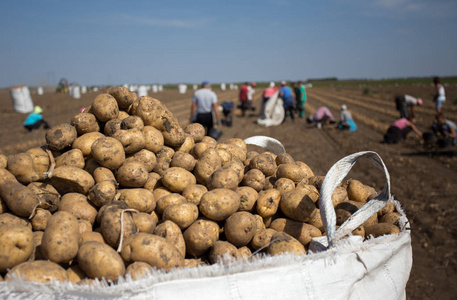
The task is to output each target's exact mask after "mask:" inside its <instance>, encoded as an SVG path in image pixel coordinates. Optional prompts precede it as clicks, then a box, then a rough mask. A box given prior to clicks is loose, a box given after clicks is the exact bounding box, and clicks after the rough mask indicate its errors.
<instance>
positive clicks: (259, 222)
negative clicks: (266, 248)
mask: <svg viewBox="0 0 457 300" xmlns="http://www.w3.org/2000/svg"><path fill="white" fill-rule="evenodd" d="M254 217H255V220H256V224H257V231H259V230H260V229H265V223H264V219H263V218H262V216H261V215H257V214H256V215H254Z"/></svg>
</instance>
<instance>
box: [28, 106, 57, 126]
mask: <svg viewBox="0 0 457 300" xmlns="http://www.w3.org/2000/svg"><path fill="white" fill-rule="evenodd" d="M42 112H43V109H42V108H41V107H40V106H35V108H34V109H33V112H32V113H30V114H29V115H28V116H27V118H26V119H25V121H24V127H25V128H26V129H27V130H28V131H32V130H37V129H38V128H40V127H41V125H43V127H44V129H49V128H51V127H50V126H49V124H48V123H47V122H46V121H45V120H44V119H43V116H42V115H41V113H42Z"/></svg>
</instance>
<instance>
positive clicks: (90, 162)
mask: <svg viewBox="0 0 457 300" xmlns="http://www.w3.org/2000/svg"><path fill="white" fill-rule="evenodd" d="M100 167H102V166H101V165H100V164H99V163H98V162H97V161H96V160H95V159H94V158H93V157H90V158H88V159H87V160H86V164H85V165H84V171H86V172H88V173H89V174H91V175H93V174H94V171H95V169H97V168H100Z"/></svg>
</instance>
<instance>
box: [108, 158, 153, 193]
mask: <svg viewBox="0 0 457 300" xmlns="http://www.w3.org/2000/svg"><path fill="white" fill-rule="evenodd" d="M148 178H149V172H148V169H147V168H146V167H145V166H144V165H143V164H142V163H140V162H137V161H130V162H126V163H124V164H123V165H122V166H120V167H119V169H118V170H117V173H116V180H117V182H118V183H119V185H120V186H122V187H131V188H139V187H143V186H144V184H145V183H146V182H147V181H148Z"/></svg>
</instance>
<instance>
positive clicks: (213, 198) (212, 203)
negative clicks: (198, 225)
mask: <svg viewBox="0 0 457 300" xmlns="http://www.w3.org/2000/svg"><path fill="white" fill-rule="evenodd" d="M239 207H240V197H239V196H238V194H237V193H236V192H235V191H232V190H229V189H214V190H211V191H209V192H207V193H205V194H204V195H203V196H202V199H201V200H200V206H199V208H200V212H201V213H202V214H203V215H204V216H205V217H207V218H208V219H211V220H214V221H222V220H225V219H226V218H228V217H229V216H230V215H232V214H233V213H234V212H236V211H237V210H238V208H239Z"/></svg>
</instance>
